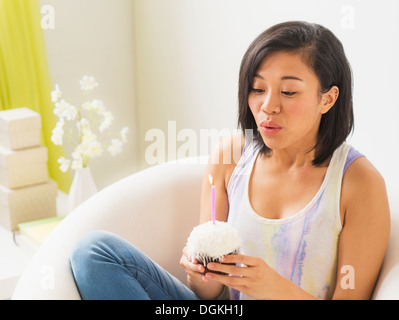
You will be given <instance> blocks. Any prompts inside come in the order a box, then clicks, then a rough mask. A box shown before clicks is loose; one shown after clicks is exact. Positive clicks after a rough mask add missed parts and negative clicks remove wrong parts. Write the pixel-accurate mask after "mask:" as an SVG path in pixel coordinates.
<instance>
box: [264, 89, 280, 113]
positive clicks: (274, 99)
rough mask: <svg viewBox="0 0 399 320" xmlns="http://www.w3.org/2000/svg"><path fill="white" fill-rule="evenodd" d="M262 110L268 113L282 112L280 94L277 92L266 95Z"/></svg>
mask: <svg viewBox="0 0 399 320" xmlns="http://www.w3.org/2000/svg"><path fill="white" fill-rule="evenodd" d="M261 110H262V111H263V112H265V113H267V114H276V113H280V110H281V105H280V99H279V97H278V95H277V94H275V93H269V94H268V95H265V99H264V100H263V103H262V106H261Z"/></svg>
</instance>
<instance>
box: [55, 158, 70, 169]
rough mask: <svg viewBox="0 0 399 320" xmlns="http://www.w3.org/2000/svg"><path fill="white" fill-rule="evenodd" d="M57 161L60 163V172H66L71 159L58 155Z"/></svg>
mask: <svg viewBox="0 0 399 320" xmlns="http://www.w3.org/2000/svg"><path fill="white" fill-rule="evenodd" d="M58 163H59V164H60V170H61V171H62V172H67V171H68V169H69V165H70V164H71V160H68V159H65V158H64V157H60V158H59V159H58Z"/></svg>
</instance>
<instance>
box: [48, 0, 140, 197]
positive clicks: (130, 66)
mask: <svg viewBox="0 0 399 320" xmlns="http://www.w3.org/2000/svg"><path fill="white" fill-rule="evenodd" d="M41 5H42V6H44V5H50V6H52V7H53V8H54V12H55V16H54V29H47V30H45V31H44V34H45V39H46V45H47V52H48V61H49V69H50V76H51V80H52V83H53V85H54V84H56V83H58V84H59V85H60V87H61V90H62V91H63V92H64V93H65V94H66V96H67V97H68V98H69V100H71V101H72V102H74V103H76V104H80V103H82V102H83V101H82V93H81V90H80V86H79V80H80V79H81V78H82V77H83V76H84V75H91V76H94V77H95V78H96V80H97V81H98V82H99V84H100V86H99V87H97V88H96V89H95V90H93V92H92V93H91V94H90V97H92V98H93V99H94V98H95V99H99V100H103V102H104V104H105V106H106V108H107V109H108V110H109V111H111V112H112V113H113V115H114V117H115V120H114V123H113V125H112V129H113V130H119V129H121V128H122V127H123V126H128V127H129V129H130V133H129V136H128V140H129V142H128V144H127V145H125V146H124V150H123V153H122V154H119V155H117V156H116V157H112V156H111V155H108V154H104V155H102V156H101V157H100V158H95V159H92V160H91V162H90V167H91V169H92V173H93V177H94V180H95V182H96V184H97V187H98V189H102V188H103V187H105V186H107V185H109V184H110V183H112V182H114V181H117V180H119V179H120V178H122V177H125V176H126V175H128V174H129V173H132V172H135V171H136V170H137V154H138V153H137V149H136V147H137V136H136V120H137V119H136V111H135V101H134V46H133V45H134V43H133V5H132V1H131V0H117V1H110V0H84V1H82V0H41ZM43 16H44V15H43Z"/></svg>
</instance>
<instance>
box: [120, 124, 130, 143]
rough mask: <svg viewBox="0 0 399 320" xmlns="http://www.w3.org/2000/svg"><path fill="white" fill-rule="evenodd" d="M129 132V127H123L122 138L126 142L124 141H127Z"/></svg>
mask: <svg viewBox="0 0 399 320" xmlns="http://www.w3.org/2000/svg"><path fill="white" fill-rule="evenodd" d="M128 133H129V128H128V127H124V128H122V130H121V133H120V134H121V139H122V141H123V142H124V143H126V142H127V134H128Z"/></svg>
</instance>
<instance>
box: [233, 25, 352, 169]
mask: <svg viewBox="0 0 399 320" xmlns="http://www.w3.org/2000/svg"><path fill="white" fill-rule="evenodd" d="M279 51H285V52H287V51H288V52H298V53H299V54H301V55H302V57H303V61H304V62H305V63H306V64H307V65H308V66H309V67H310V69H311V70H312V71H313V72H314V73H315V74H316V76H317V77H318V79H319V83H320V94H321V93H326V92H328V91H329V90H330V89H331V88H332V87H333V86H337V87H338V88H339V96H338V99H337V101H336V102H335V105H334V106H333V107H332V108H331V109H330V110H329V111H328V112H327V113H326V114H323V116H322V118H321V122H320V127H319V132H318V136H317V142H316V145H315V146H314V148H313V149H316V155H315V158H314V159H313V165H315V166H319V165H321V164H322V163H323V162H324V161H326V160H327V159H328V158H329V157H330V156H331V155H332V153H333V152H334V151H335V149H336V148H337V147H339V146H340V145H341V144H342V143H343V142H344V141H345V140H346V138H347V137H348V135H349V134H350V133H351V131H352V130H353V126H354V119H353V102H352V72H351V68H350V65H349V62H348V60H347V58H346V56H345V52H344V48H343V46H342V43H341V42H340V41H339V40H338V39H337V37H336V36H335V35H334V34H333V33H332V32H331V31H330V30H328V29H327V28H325V27H323V26H321V25H318V24H313V23H308V22H302V21H290V22H283V23H280V24H277V25H275V26H272V27H271V28H269V29H267V30H266V31H264V32H263V33H262V34H260V35H259V36H258V37H257V38H256V39H255V40H254V41H253V42H252V44H251V45H250V46H249V48H248V50H247V52H246V53H245V55H244V57H243V59H242V62H241V67H240V74H239V89H238V105H239V108H238V109H239V110H238V125H239V127H241V129H242V131H243V133H244V134H245V130H248V129H249V130H253V136H254V140H255V142H257V143H260V144H261V145H262V148H261V150H260V152H261V153H263V154H267V153H268V152H270V149H269V148H268V147H267V146H266V145H265V144H264V142H263V140H262V137H261V135H260V133H259V132H258V130H257V125H256V122H255V119H254V117H253V115H252V112H251V110H250V108H249V105H248V95H249V93H250V90H251V88H252V84H253V79H254V76H255V74H256V72H257V69H258V68H259V66H260V64H261V62H262V61H263V60H264V59H265V58H266V57H267V56H268V55H269V54H271V53H274V52H279ZM313 149H312V150H313ZM310 151H311V150H310Z"/></svg>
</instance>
